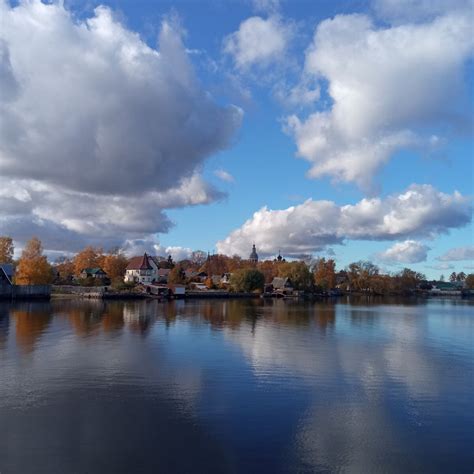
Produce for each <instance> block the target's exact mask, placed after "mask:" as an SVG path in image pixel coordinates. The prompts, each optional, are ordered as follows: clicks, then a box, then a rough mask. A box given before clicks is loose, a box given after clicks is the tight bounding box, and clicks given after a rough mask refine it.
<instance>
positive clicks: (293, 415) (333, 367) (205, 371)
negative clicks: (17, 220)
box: [0, 300, 474, 474]
mask: <svg viewBox="0 0 474 474" xmlns="http://www.w3.org/2000/svg"><path fill="white" fill-rule="evenodd" d="M473 389H474V304H473V302H469V301H461V300H451V301H449V300H444V301H443V300H429V301H416V300H413V301H402V300H393V301H387V300H383V301H368V300H352V301H348V300H340V301H339V302H337V303H336V304H334V303H316V304H313V303H296V302H287V301H268V302H263V301H260V300H258V301H233V300H227V301H189V302H184V301H183V302H182V301H178V302H171V303H158V302H156V301H136V302H108V303H104V302H98V301H76V300H54V301H52V302H51V303H23V304H6V303H2V304H0V472H1V474H10V473H22V474H23V473H69V472H71V473H122V472H123V473H133V472H150V473H152V472H153V473H157V472H161V473H172V472H179V473H185V472H202V473H213V472H216V473H267V472H268V473H311V472H356V473H358V472H360V473H371V472H376V473H378V472H404V473H406V472H442V473H451V472H459V473H461V472H466V473H472V472H473V471H474V390H473Z"/></svg>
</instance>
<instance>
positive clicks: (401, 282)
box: [393, 268, 426, 292]
mask: <svg viewBox="0 0 474 474" xmlns="http://www.w3.org/2000/svg"><path fill="white" fill-rule="evenodd" d="M423 280H426V277H425V275H423V274H422V273H418V272H415V271H413V270H410V269H409V268H404V269H403V270H401V271H400V272H399V273H397V274H396V275H394V276H393V285H394V289H395V290H396V291H402V292H406V291H412V290H414V289H415V288H417V287H418V285H420V283H421V282H422V281H423Z"/></svg>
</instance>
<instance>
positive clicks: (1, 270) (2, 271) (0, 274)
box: [0, 265, 13, 285]
mask: <svg viewBox="0 0 474 474" xmlns="http://www.w3.org/2000/svg"><path fill="white" fill-rule="evenodd" d="M6 266H7V265H0V281H1V280H6V282H7V283H8V284H9V285H11V284H12V276H13V273H12V274H11V275H9V274H8V273H7V271H6V270H7V269H6V268H5V267H6Z"/></svg>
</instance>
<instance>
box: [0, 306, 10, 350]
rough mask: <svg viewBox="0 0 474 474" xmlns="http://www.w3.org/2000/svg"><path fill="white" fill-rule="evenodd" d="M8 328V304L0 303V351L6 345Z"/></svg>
mask: <svg viewBox="0 0 474 474" xmlns="http://www.w3.org/2000/svg"><path fill="white" fill-rule="evenodd" d="M9 328H10V304H9V303H0V349H3V348H4V347H5V345H6V343H7V339H8V331H9Z"/></svg>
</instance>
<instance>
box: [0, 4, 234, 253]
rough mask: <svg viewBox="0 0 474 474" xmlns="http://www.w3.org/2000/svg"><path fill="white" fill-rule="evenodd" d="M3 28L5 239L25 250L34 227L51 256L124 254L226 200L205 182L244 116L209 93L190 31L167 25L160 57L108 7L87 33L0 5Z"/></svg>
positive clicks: (56, 9) (61, 20)
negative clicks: (179, 218) (178, 216)
mask: <svg viewBox="0 0 474 474" xmlns="http://www.w3.org/2000/svg"><path fill="white" fill-rule="evenodd" d="M0 16H1V17H2V28H1V29H0V91H1V93H0V175H1V178H2V179H1V184H2V192H1V193H0V205H1V207H0V223H1V227H2V231H4V232H7V231H9V232H10V231H11V233H12V236H13V237H14V238H16V239H18V240H22V239H24V238H25V237H26V233H27V229H28V225H29V224H28V223H30V226H31V229H30V235H31V233H32V232H33V230H35V231H38V233H39V237H40V238H41V237H44V238H45V239H46V240H49V244H47V243H45V247H46V248H49V249H51V250H54V249H55V248H54V247H49V245H58V244H60V242H61V238H63V237H61V236H69V237H71V238H69V239H67V242H66V245H68V244H70V245H71V246H75V244H76V243H77V245H79V242H93V241H94V240H95V239H98V238H102V239H104V241H105V242H109V241H110V242H113V243H114V244H116V243H118V242H117V241H119V240H120V239H122V240H123V239H126V238H129V239H130V238H132V239H133V238H137V237H138V236H141V237H143V236H144V235H146V234H148V233H150V234H151V233H156V232H164V231H166V230H167V229H168V228H169V227H170V225H171V222H170V221H169V219H168V218H167V217H166V215H165V213H164V211H165V210H166V209H169V208H174V207H183V206H188V205H194V204H203V203H208V202H211V201H213V200H215V199H218V198H220V197H221V196H222V193H219V192H218V191H217V190H215V189H214V188H212V186H210V185H209V184H206V183H205V182H203V180H202V179H201V178H200V177H199V175H198V173H199V169H200V167H201V165H202V164H203V163H204V161H205V160H206V158H207V157H208V156H210V155H211V154H212V153H214V152H216V151H219V150H221V149H222V148H224V147H226V146H228V145H230V143H231V140H232V137H233V135H234V132H235V131H236V130H237V128H238V127H239V126H240V122H241V118H242V112H241V110H240V109H238V108H236V107H233V106H230V107H221V106H219V105H217V103H215V102H214V101H213V99H212V97H211V96H210V95H209V94H208V93H207V92H206V91H205V90H204V89H203V88H202V86H201V85H200V83H199V81H198V80H197V78H196V77H195V74H194V71H193V68H192V65H191V63H190V62H189V60H188V55H187V53H186V49H185V47H184V45H183V43H182V39H181V30H180V28H179V25H176V24H174V23H173V22H171V21H164V22H163V24H162V28H161V32H160V35H159V48H158V49H153V48H150V47H149V46H147V45H146V44H145V43H144V42H143V41H142V40H141V39H140V37H139V36H138V35H137V34H136V33H134V32H132V31H130V30H128V29H127V28H126V27H124V26H123V25H121V24H120V23H119V22H118V21H116V19H115V18H114V17H113V14H112V12H111V11H110V10H109V9H108V8H106V7H98V8H97V9H96V10H95V12H94V15H93V16H92V17H90V18H88V19H86V20H79V21H78V20H76V19H73V18H72V16H71V14H70V13H69V12H68V11H67V10H66V9H65V8H64V7H63V6H62V5H61V4H60V3H54V4H44V3H41V2H40V1H31V2H24V3H20V4H19V5H18V6H16V7H10V6H9V5H8V4H6V3H4V2H3V1H1V0H0ZM48 229H50V230H48ZM16 231H17V232H18V234H17V233H16ZM55 232H57V235H58V237H57V238H55V239H51V236H53V235H54V233H55ZM72 236H74V238H72ZM28 237H29V236H28ZM63 240H65V241H66V239H65V237H64V239H63ZM63 245H64V244H63ZM104 245H105V244H104ZM56 249H58V248H56Z"/></svg>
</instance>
